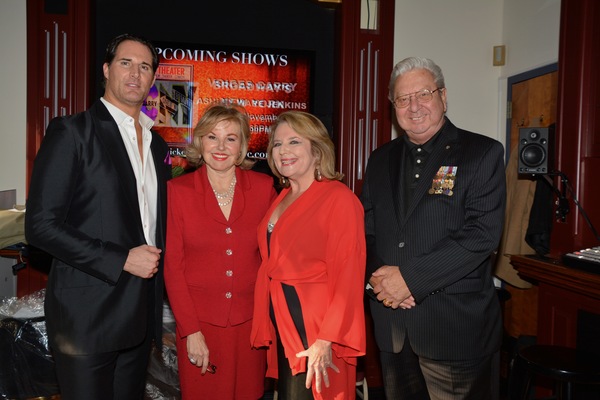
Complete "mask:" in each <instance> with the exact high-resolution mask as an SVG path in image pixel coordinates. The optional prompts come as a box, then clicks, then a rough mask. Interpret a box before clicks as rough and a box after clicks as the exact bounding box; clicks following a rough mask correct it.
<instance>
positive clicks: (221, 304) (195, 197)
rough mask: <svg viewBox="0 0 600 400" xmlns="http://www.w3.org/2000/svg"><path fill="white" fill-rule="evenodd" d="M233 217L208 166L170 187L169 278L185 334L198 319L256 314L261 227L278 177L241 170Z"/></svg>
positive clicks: (237, 319)
mask: <svg viewBox="0 0 600 400" xmlns="http://www.w3.org/2000/svg"><path fill="white" fill-rule="evenodd" d="M236 178H237V185H236V189H235V195H234V200H233V206H232V209H231V215H230V216H229V220H227V219H225V216H224V215H223V213H222V212H221V209H220V207H219V205H218V204H217V199H216V198H215V196H214V194H213V191H212V188H211V186H210V183H209V182H208V177H207V175H206V167H201V168H199V169H198V170H197V171H195V172H193V173H190V174H186V175H183V176H181V177H179V178H176V179H173V180H171V181H170V182H169V185H168V186H167V194H168V211H167V246H166V251H165V283H166V287H167V294H168V298H169V301H170V304H171V308H172V309H173V313H174V314H175V320H176V323H177V330H178V333H179V335H180V336H181V337H185V336H188V335H189V334H191V333H194V332H197V331H199V330H200V325H199V323H200V322H201V321H202V322H206V323H210V324H212V325H216V326H222V327H224V326H227V323H228V322H229V323H230V324H231V325H238V324H241V323H243V322H246V321H248V320H250V319H251V318H252V309H253V304H254V301H253V293H254V283H255V281H256V273H257V271H258V267H259V265H260V254H259V252H258V243H257V240H256V227H257V225H258V223H259V222H260V220H261V219H262V217H263V216H264V215H265V212H266V211H267V209H268V207H269V206H270V204H271V203H272V201H273V200H274V198H275V197H276V192H275V189H274V188H273V179H272V178H271V177H270V176H268V175H266V174H262V173H259V172H253V171H245V170H242V169H239V168H238V169H237V171H236Z"/></svg>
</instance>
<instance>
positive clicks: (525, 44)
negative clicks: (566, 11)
mask: <svg viewBox="0 0 600 400" xmlns="http://www.w3.org/2000/svg"><path fill="white" fill-rule="evenodd" d="M25 11H26V1H25V0H2V1H0V54H2V55H3V57H2V59H0V70H1V71H2V73H1V74H0V87H1V88H2V96H0V121H2V125H1V126H0V130H1V131H0V190H4V189H14V188H16V189H17V202H18V203H19V204H23V203H24V202H25V191H26V190H25V185H26V183H25V180H26V168H27V167H26V153H25V144H26V84H27V83H26V82H27V80H26V68H25V66H26V61H27V60H26V56H27V54H26V44H27V43H26V13H25ZM559 23H560V0H526V1H524V0H485V1H482V0H452V1H448V0H397V1H396V31H395V41H394V59H395V61H399V60H401V59H402V58H405V57H408V56H423V57H429V58H432V59H433V60H435V61H436V62H437V63H438V64H439V65H440V66H441V67H442V70H443V71H444V75H445V78H446V86H447V87H448V102H449V109H448V116H449V117H450V118H451V119H452V121H453V122H454V123H455V124H456V125H458V126H460V127H461V128H464V129H469V130H473V131H476V132H480V133H483V134H486V135H488V136H491V137H494V138H496V139H498V140H500V141H501V142H503V143H504V141H505V125H506V121H505V118H506V107H505V102H506V93H505V92H506V79H507V78H508V77H510V76H512V75H516V74H519V73H522V72H526V71H528V70H531V69H535V68H537V67H540V66H545V65H548V64H552V63H555V62H556V61H557V60H558V32H559ZM500 44H505V45H506V47H507V54H506V65H505V66H504V67H494V66H492V50H493V47H494V46H496V45H500ZM386 85H387V82H386Z"/></svg>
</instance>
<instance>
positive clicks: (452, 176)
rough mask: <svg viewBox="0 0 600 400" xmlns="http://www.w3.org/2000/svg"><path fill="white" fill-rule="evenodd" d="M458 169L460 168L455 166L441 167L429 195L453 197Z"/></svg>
mask: <svg viewBox="0 0 600 400" xmlns="http://www.w3.org/2000/svg"><path fill="white" fill-rule="evenodd" d="M457 169H458V167H455V166H441V167H440V169H439V170H438V172H437V173H436V174H435V177H434V178H433V181H432V182H431V188H430V189H429V191H428V193H429V194H445V195H446V196H452V195H453V194H454V192H453V190H452V189H454V181H455V180H456V170H457Z"/></svg>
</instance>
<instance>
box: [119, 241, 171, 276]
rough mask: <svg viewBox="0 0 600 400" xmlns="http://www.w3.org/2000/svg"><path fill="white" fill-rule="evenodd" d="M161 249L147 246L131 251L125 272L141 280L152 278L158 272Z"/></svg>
mask: <svg viewBox="0 0 600 400" xmlns="http://www.w3.org/2000/svg"><path fill="white" fill-rule="evenodd" d="M161 252H162V250H161V249H159V248H157V247H154V246H148V245H147V244H144V245H141V246H138V247H134V248H133V249H131V250H129V255H128V256H127V260H125V265H124V266H123V270H124V271H127V272H129V273H130V274H131V275H135V276H139V277H140V278H144V279H147V278H152V277H153V276H154V275H155V274H156V273H157V272H158V262H159V261H160V253H161Z"/></svg>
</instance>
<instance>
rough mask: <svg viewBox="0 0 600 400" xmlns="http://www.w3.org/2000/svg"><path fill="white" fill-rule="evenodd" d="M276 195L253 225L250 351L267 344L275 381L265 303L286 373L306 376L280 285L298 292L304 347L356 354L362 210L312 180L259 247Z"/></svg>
mask: <svg viewBox="0 0 600 400" xmlns="http://www.w3.org/2000/svg"><path fill="white" fill-rule="evenodd" d="M288 191H289V189H284V191H283V192H282V193H281V194H280V196H279V197H278V198H277V200H276V201H275V203H273V205H272V206H271V208H270V209H269V211H268V212H267V214H266V215H265V218H264V219H263V221H262V222H261V223H260V225H259V227H258V242H259V245H260V252H261V254H262V256H263V260H264V261H263V263H262V265H261V267H260V271H259V273H258V278H257V282H256V290H255V310H254V320H253V323H252V325H253V326H252V338H251V340H252V345H253V346H254V347H263V346H270V348H269V356H268V358H269V363H268V364H269V370H268V371H267V376H271V377H276V376H277V363H276V360H277V355H276V353H277V347H276V346H275V345H274V343H275V340H276V336H275V331H274V328H273V325H272V323H271V319H270V317H269V297H270V298H271V300H272V302H273V308H274V311H275V318H276V320H277V327H278V329H279V334H280V335H281V341H282V344H283V347H284V348H285V353H286V356H287V358H288V360H289V361H290V367H291V368H292V372H293V374H296V373H298V372H303V371H305V370H306V360H305V359H299V358H297V357H296V353H298V352H300V351H302V350H304V347H303V345H302V341H301V339H300V335H299V334H298V331H297V329H296V327H295V325H294V322H293V320H292V318H291V316H290V314H289V311H288V308H287V303H286V302H285V297H284V295H283V290H282V287H281V283H285V284H288V285H293V286H294V287H295V289H296V292H297V293H298V297H299V299H300V304H301V306H302V314H303V319H304V324H305V328H306V336H307V339H308V345H309V346H310V345H312V344H313V343H314V342H315V340H317V339H324V340H329V341H331V342H333V345H332V351H333V352H334V353H335V354H336V355H337V356H338V357H341V358H344V360H345V361H346V362H348V363H350V364H356V357H358V356H361V355H364V354H365V349H366V344H365V343H366V341H365V319H364V304H363V293H364V286H363V274H364V273H365V262H366V261H365V260H366V249H365V248H366V245H365V236H364V219H363V218H364V217H363V208H362V206H361V204H360V202H359V200H358V198H357V197H356V195H354V193H352V192H351V191H350V189H348V188H347V187H346V186H345V185H344V184H343V183H341V182H338V181H323V182H314V183H313V184H312V185H311V186H310V188H308V190H306V192H304V193H303V194H302V196H300V197H299V198H298V199H297V200H296V201H295V202H294V203H293V204H292V205H291V206H290V207H289V208H288V209H287V210H286V211H285V212H284V213H283V214H282V215H281V217H280V218H279V220H278V221H277V224H276V225H275V228H274V229H273V233H272V234H271V241H270V255H269V253H268V252H269V249H268V248H267V239H266V233H267V223H268V220H269V217H270V216H271V213H272V212H273V210H274V209H275V207H276V206H277V204H279V202H281V200H282V199H283V198H284V197H285V195H286V193H287V192H288Z"/></svg>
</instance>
